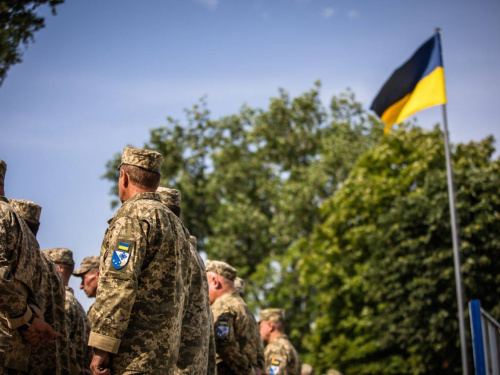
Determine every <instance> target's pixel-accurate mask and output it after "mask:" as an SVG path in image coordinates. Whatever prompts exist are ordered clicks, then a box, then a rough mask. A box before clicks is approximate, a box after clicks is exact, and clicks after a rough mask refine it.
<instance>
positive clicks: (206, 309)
mask: <svg viewBox="0 0 500 375" xmlns="http://www.w3.org/2000/svg"><path fill="white" fill-rule="evenodd" d="M188 238H189V236H188ZM190 253H191V258H190V268H191V283H190V285H189V289H188V293H189V297H188V298H186V313H185V315H184V318H183V320H182V330H181V343H180V347H179V358H178V359H177V368H178V369H179V371H178V372H177V373H179V374H206V373H207V370H208V355H209V345H210V341H209V340H210V325H212V322H213V321H212V320H211V316H210V300H209V298H208V282H207V271H206V270H205V264H204V263H203V259H201V256H200V254H198V251H196V250H195V248H194V247H193V246H190Z"/></svg>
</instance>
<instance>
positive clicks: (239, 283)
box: [234, 277, 246, 297]
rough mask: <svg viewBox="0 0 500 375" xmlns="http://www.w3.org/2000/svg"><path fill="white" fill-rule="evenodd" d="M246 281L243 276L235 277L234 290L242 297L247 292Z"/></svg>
mask: <svg viewBox="0 0 500 375" xmlns="http://www.w3.org/2000/svg"><path fill="white" fill-rule="evenodd" d="M245 287H246V283H245V280H243V279H242V278H241V277H237V278H236V279H234V291H235V292H237V293H238V294H239V295H240V296H241V297H243V295H244V294H245Z"/></svg>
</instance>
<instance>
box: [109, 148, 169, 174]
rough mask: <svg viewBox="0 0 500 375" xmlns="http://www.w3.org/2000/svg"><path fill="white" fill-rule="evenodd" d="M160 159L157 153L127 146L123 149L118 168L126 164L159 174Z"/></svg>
mask: <svg viewBox="0 0 500 375" xmlns="http://www.w3.org/2000/svg"><path fill="white" fill-rule="evenodd" d="M162 159H163V157H162V156H161V154H160V153H159V152H156V151H152V150H144V149H142V148H135V147H131V146H127V147H125V148H124V149H123V153H122V160H121V163H120V167H121V166H122V165H123V164H128V165H133V166H136V167H139V168H142V169H145V170H146V171H150V172H156V173H160V170H161V161H162ZM120 167H118V169H120Z"/></svg>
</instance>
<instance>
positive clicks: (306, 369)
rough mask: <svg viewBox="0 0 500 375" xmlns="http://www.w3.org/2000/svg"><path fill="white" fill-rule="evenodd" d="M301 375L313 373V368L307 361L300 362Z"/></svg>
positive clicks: (312, 374) (311, 374)
mask: <svg viewBox="0 0 500 375" xmlns="http://www.w3.org/2000/svg"><path fill="white" fill-rule="evenodd" d="M301 375H314V369H313V367H312V366H311V365H309V364H307V363H303V364H302V369H301Z"/></svg>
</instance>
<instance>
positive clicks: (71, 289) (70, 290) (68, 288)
mask: <svg viewBox="0 0 500 375" xmlns="http://www.w3.org/2000/svg"><path fill="white" fill-rule="evenodd" d="M65 289H66V291H69V292H71V294H73V295H74V294H75V292H74V291H73V288H71V287H69V286H67V285H66V286H65Z"/></svg>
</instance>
